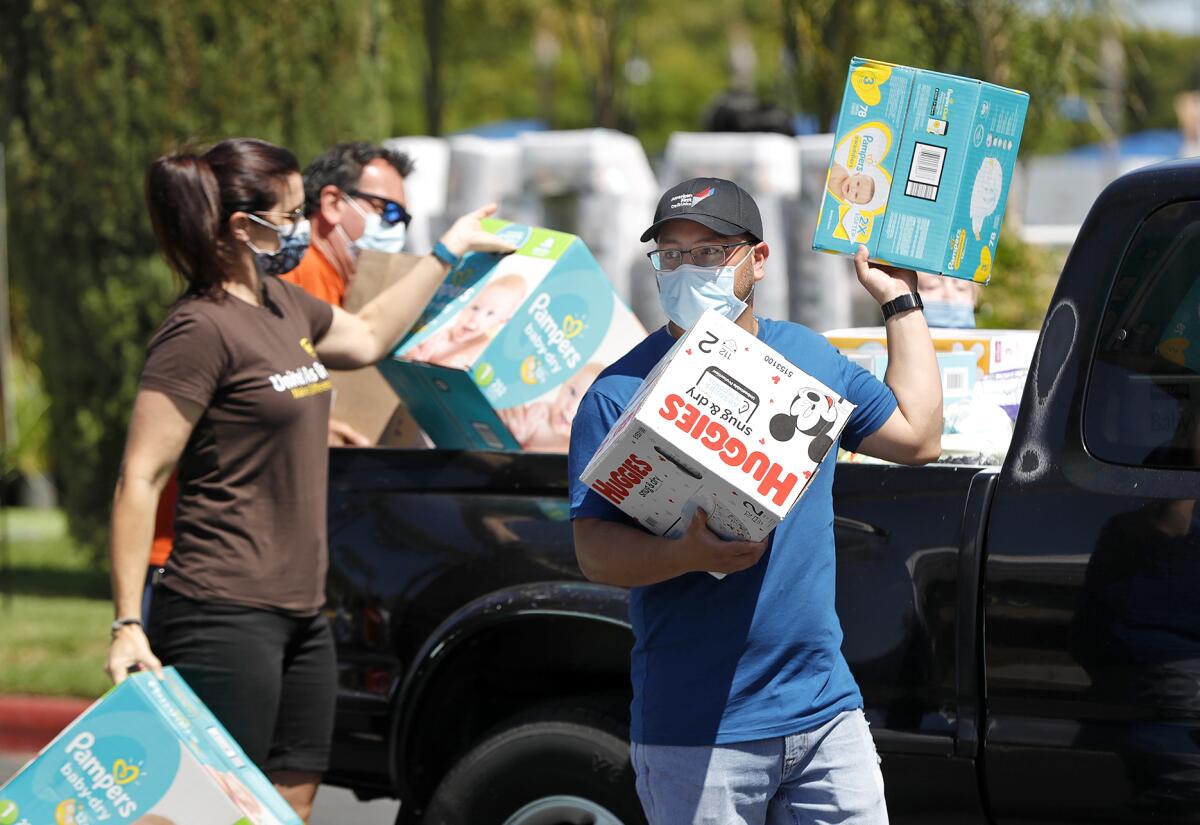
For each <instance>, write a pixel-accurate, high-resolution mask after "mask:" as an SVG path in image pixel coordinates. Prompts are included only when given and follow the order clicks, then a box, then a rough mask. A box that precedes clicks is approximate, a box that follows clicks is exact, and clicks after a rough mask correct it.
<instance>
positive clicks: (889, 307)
mask: <svg viewBox="0 0 1200 825" xmlns="http://www.w3.org/2000/svg"><path fill="white" fill-rule="evenodd" d="M880 309H882V310H883V320H885V321H886V320H887V319H888V318H891V317H892V316H893V315H895V314H896V313H898V312H904V311H906V310H910V309H920V310H923V309H925V304H924V303H922V302H921V296H920V295H918V294H917V293H915V292H908V293H905V294H904V295H901V296H900V297H898V298H893V299H892V300H890V301H888V302H887V303H886V304H884V305H883V306H881V307H880Z"/></svg>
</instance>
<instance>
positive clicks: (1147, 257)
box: [1084, 201, 1200, 469]
mask: <svg viewBox="0 0 1200 825" xmlns="http://www.w3.org/2000/svg"><path fill="white" fill-rule="evenodd" d="M1084 443H1085V444H1086V446H1087V449H1088V451H1089V452H1091V453H1092V454H1093V455H1095V456H1096V457H1097V458H1099V459H1101V460H1103V461H1109V462H1112V463H1115V464H1124V465H1130V466H1142V467H1162V468H1174V469H1197V468H1200V202H1197V201H1188V202H1183V203H1176V204H1172V205H1170V206H1166V207H1164V208H1162V209H1160V210H1158V211H1157V212H1155V213H1154V214H1152V215H1151V216H1150V217H1149V218H1148V219H1147V220H1146V222H1145V223H1144V224H1143V225H1142V227H1141V229H1140V230H1139V231H1138V234H1137V235H1136V236H1135V238H1134V240H1133V243H1132V244H1131V245H1130V247H1129V251H1128V252H1127V253H1126V255H1125V259H1124V261H1122V263H1121V268H1120V271H1119V272H1118V273H1117V278H1116V281H1115V282H1114V285H1113V290H1112V294H1111V296H1110V298H1109V301H1108V305H1107V307H1105V313H1104V319H1103V322H1102V324H1101V329H1100V340H1099V342H1098V344H1097V347H1096V356H1095V360H1094V361H1093V363H1092V368H1091V375H1090V377H1089V381H1088V388H1087V398H1086V402H1085V406H1084Z"/></svg>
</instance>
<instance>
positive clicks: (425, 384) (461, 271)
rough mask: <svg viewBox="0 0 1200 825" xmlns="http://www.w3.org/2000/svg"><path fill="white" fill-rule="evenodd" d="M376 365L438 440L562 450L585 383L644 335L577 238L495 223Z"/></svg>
mask: <svg viewBox="0 0 1200 825" xmlns="http://www.w3.org/2000/svg"><path fill="white" fill-rule="evenodd" d="M483 223H484V227H485V228H487V229H489V230H490V231H492V232H495V233H496V234H497V235H499V236H500V237H502V238H505V239H506V240H509V241H510V242H512V243H513V245H514V246H516V247H517V250H516V251H515V252H514V253H512V254H510V255H502V256H498V255H481V254H472V255H467V256H466V257H465V258H464V259H463V261H462V262H461V263H460V264H459V265H458V266H457V267H455V268H454V269H453V270H451V272H450V273H449V274H448V275H447V277H446V280H445V282H444V283H443V284H442V287H441V288H440V289H439V291H438V293H437V295H436V296H435V298H434V300H433V301H432V302H431V304H430V306H429V307H428V308H427V309H426V310H425V312H424V313H423V314H422V316H421V320H420V321H419V322H418V324H417V325H416V327H415V328H414V330H413V332H412V333H411V334H410V335H409V336H408V337H407V338H406V339H405V340H404V341H403V342H401V344H400V346H399V347H398V348H397V349H396V352H395V353H394V354H393V356H392V358H390V359H385V360H384V361H383V362H381V363H380V365H379V369H380V371H381V372H382V373H383V375H384V377H385V378H387V379H388V381H389V382H390V383H391V384H392V387H393V388H394V389H395V390H396V392H397V393H398V394H399V395H400V397H401V398H403V399H404V401H405V403H406V404H407V405H408V407H409V410H410V411H411V413H412V416H413V418H414V419H416V421H417V423H418V424H419V425H420V426H421V428H422V429H423V430H424V431H425V433H426V434H427V435H428V436H429V437H430V439H432V440H433V442H434V443H435V444H436V445H437V446H439V447H445V448H450V449H505V450H519V449H525V450H535V451H548V452H565V451H566V449H567V444H568V441H569V438H570V426H571V421H572V420H573V418H574V414H575V410H576V408H577V407H578V400H579V398H580V397H582V395H583V392H584V390H586V389H587V387H588V385H590V384H591V382H592V381H593V380H594V379H595V378H596V376H597V375H599V373H600V371H601V370H602V369H603V368H604V367H606V366H608V365H609V364H610V363H612V362H613V361H615V360H616V359H617V358H619V357H620V356H621V355H623V354H624V353H625V352H627V351H628V350H629V349H630V348H631V347H632V346H633V345H634V344H636V343H637V342H639V341H640V340H642V338H643V337H644V336H645V330H644V329H643V327H642V325H641V324H640V323H639V322H638V320H637V318H636V317H635V316H634V315H633V313H632V312H631V311H630V310H629V308H628V307H626V306H625V304H624V303H623V302H622V301H621V299H620V297H619V296H618V295H617V294H616V293H615V292H614V291H613V288H612V285H611V284H610V283H609V281H608V278H607V276H605V274H604V272H603V271H602V270H601V269H600V265H599V264H598V263H597V262H596V259H595V257H593V255H592V253H591V252H590V251H589V250H588V248H587V246H586V245H585V244H584V243H583V241H582V240H580V239H579V238H578V237H576V236H575V235H570V234H567V233H565V232H557V231H554V230H550V229H543V228H540V227H531V226H525V225H522V224H516V223H509V222H506V221H501V220H498V219H487V220H485V221H484V222H483Z"/></svg>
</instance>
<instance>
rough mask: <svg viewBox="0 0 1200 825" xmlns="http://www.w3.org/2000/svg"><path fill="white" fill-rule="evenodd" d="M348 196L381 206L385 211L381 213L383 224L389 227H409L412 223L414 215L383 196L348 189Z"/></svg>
mask: <svg viewBox="0 0 1200 825" xmlns="http://www.w3.org/2000/svg"><path fill="white" fill-rule="evenodd" d="M346 194H347V195H349V196H350V197H352V198H362V199H363V200H367V201H371V203H373V204H376V205H377V206H379V205H381V206H382V207H383V209H382V211H381V212H380V213H379V217H381V218H383V222H384V223H386V224H387V225H388V226H395V225H396V224H398V223H402V224H404V225H405V226H408V225H409V224H410V223H411V222H412V215H410V214H408V210H407V209H405V208H404V207H403V206H401V205H400V204H398V203H396V202H395V201H393V200H388V199H387V198H385V197H384V196H383V195H372V194H371V193H370V192H362V191H359V190H358V189H347V190H346Z"/></svg>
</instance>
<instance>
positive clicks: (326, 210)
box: [317, 183, 342, 226]
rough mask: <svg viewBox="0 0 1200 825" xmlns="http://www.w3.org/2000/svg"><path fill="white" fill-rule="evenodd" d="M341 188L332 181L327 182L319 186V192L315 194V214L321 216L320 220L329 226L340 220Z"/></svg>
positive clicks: (338, 222)
mask: <svg viewBox="0 0 1200 825" xmlns="http://www.w3.org/2000/svg"><path fill="white" fill-rule="evenodd" d="M341 204H342V190H341V189H338V188H337V187H336V186H334V185H333V184H332V183H327V184H325V185H324V186H322V187H321V192H320V194H319V195H317V214H319V215H320V216H321V220H322V221H324V222H325V223H326V224H328V225H329V226H337V225H338V224H340V223H341V222H342V210H341Z"/></svg>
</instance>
